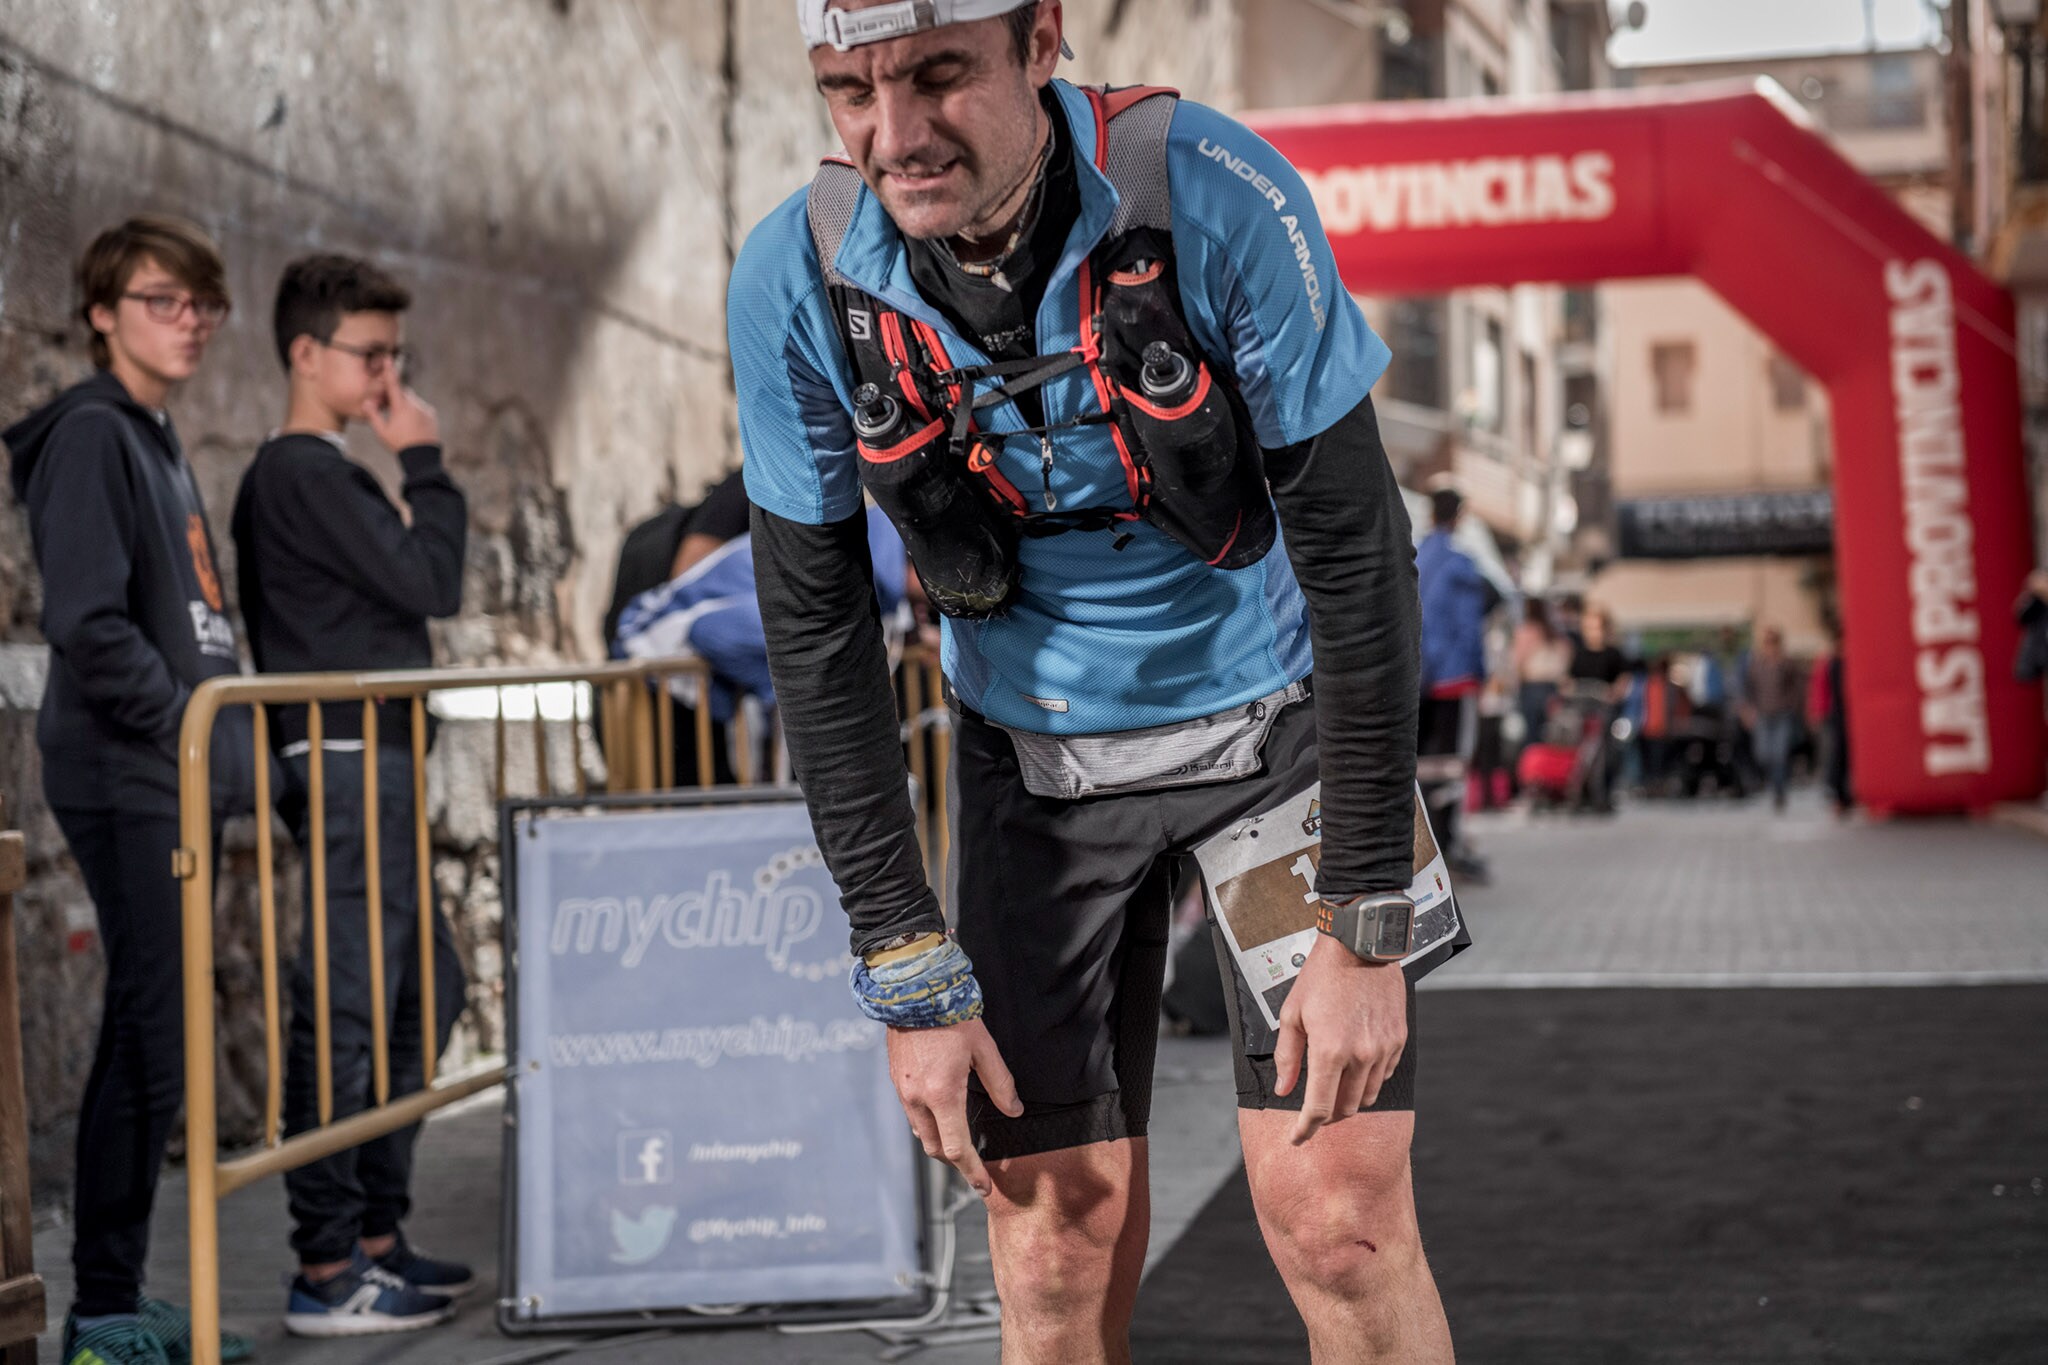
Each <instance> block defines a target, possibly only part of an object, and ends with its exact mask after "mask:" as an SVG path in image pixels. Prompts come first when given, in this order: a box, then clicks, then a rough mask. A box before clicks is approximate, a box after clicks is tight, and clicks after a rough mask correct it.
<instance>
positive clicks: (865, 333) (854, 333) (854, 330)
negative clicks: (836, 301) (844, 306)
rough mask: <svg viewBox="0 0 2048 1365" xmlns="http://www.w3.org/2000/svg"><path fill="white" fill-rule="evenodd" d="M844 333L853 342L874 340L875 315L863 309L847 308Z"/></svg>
mask: <svg viewBox="0 0 2048 1365" xmlns="http://www.w3.org/2000/svg"><path fill="white" fill-rule="evenodd" d="M846 331H847V335H849V336H851V337H852V338H853V339H854V340H855V341H872V340H874V336H875V315H874V314H873V313H870V312H868V311H867V310H866V309H863V308H849V309H848V310H847V311H846Z"/></svg>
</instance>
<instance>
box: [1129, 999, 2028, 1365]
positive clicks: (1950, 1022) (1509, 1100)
mask: <svg viewBox="0 0 2048 1365" xmlns="http://www.w3.org/2000/svg"><path fill="white" fill-rule="evenodd" d="M1418 1009H1419V1015H1420V1017H1419V1020H1418V1025H1417V1032H1418V1036H1419V1038H1420V1040H1421V1043H1422V1054H1421V1072H1420V1077H1419V1095H1418V1105H1419V1112H1420V1124H1419V1128H1418V1131H1417V1135H1416V1149H1415V1167H1416V1188H1417V1202H1418V1204H1419V1206H1420V1211H1421V1218H1422V1231H1423V1239H1424V1243H1425V1245H1426V1247H1427V1249H1428V1252H1429V1258H1430V1263H1431V1265H1432V1267H1433V1268H1434V1270H1435V1272H1436V1276H1437V1282H1438V1284H1439V1286H1440V1287H1441V1289H1442V1292H1443V1297H1444V1301H1445V1304H1446V1305H1447V1308H1448V1311H1449V1313H1450V1320H1451V1331H1452V1334H1453V1336H1454V1337H1455V1338H1456V1339H1457V1344H1458V1359H1459V1360H1460V1361H1461V1362H1463V1365H1493V1363H1494V1362H1500V1365H1510V1363H1512V1365H1553V1363H1554V1365H1638V1362H1641V1363H1642V1365H1652V1363H1654V1365H1709V1363H1711V1365H1730V1363H1731V1362H1740V1363H1741V1365H1750V1363H1751V1362H1756V1363H1758V1365H1763V1363H1765V1362H1768V1363H1770V1365H1777V1363H1778V1362H1787V1363H1789V1365H1804V1363H1805V1362H1843V1363H1844V1365H1848V1363H1849V1362H1854V1363H1855V1365H1872V1363H1874V1362H1901V1363H1904V1362H1913V1363H1914V1365H1919V1363H1920V1362H1925V1365H2022V1363H2025V1365H2033V1363H2035V1362H2048V1192H2044V1186H2043V1181H2044V1179H2048V988H2040V987H1977V988H1956V989H1950V988H1941V989H1912V988H1892V989H1883V990H1834V989H1827V990H1755V991H1732V990H1730V991H1715V990H1655V991H1650V990H1583V991H1485V992H1481V991H1444V992H1431V993H1426V994H1424V995H1423V996H1422V997H1421V999H1420V1001H1419V1004H1418ZM1134 1348H1135V1355H1136V1358H1137V1359H1138V1360H1140V1361H1145V1362H1174V1361H1202V1362H1237V1361H1245V1362H1251V1361H1259V1362H1270V1361H1290V1360H1305V1359H1307V1354H1308V1349H1307V1337H1306V1335H1305V1333H1304V1332H1303V1329H1302V1327H1301V1324H1300V1320H1299V1319H1298V1318H1297V1317H1296V1316H1295V1315H1294V1312H1293V1308H1292V1306H1291V1305H1290V1304H1289V1302H1288V1299H1287V1295H1286V1291H1285V1290H1284V1289H1283V1288H1282V1287H1281V1284H1280V1281H1279V1277H1278V1276H1277V1275H1276V1274H1275V1273H1274V1271H1273V1269H1272V1267H1271V1264H1270V1263H1269V1262H1268V1261H1267V1260H1266V1258H1265V1256H1264V1255H1263V1253H1262V1251H1261V1249H1260V1245H1259V1239H1258V1229H1257V1226H1256V1224H1255V1223H1254V1221H1253V1217H1252V1210H1251V1199H1250V1195H1249V1192H1248V1190H1247V1189H1246V1186H1245V1183H1244V1177H1243V1174H1242V1172H1240V1173H1239V1174H1238V1175H1236V1176H1235V1177H1233V1178H1232V1180H1231V1181H1229V1182H1227V1183H1226V1184H1225V1185H1224V1187H1223V1188H1222V1189H1221V1190H1220V1191H1219V1192H1218V1193H1217V1194H1216V1196H1215V1197H1214V1198H1213V1199H1212V1200H1211V1201H1210V1203H1209V1205H1208V1206H1207V1207H1206V1208H1205V1209H1204V1210H1203V1211H1202V1212H1201V1214H1200V1215H1198V1216H1197V1218H1196V1220H1195V1221H1194V1222H1193V1223H1192V1224H1191V1225H1190V1226H1189V1228H1188V1230H1187V1232H1186V1234H1185V1235H1184V1236H1183V1238H1182V1240H1181V1241H1180V1242H1179V1243H1178V1244H1177V1245H1176V1246H1175V1247H1174V1249H1173V1250H1172V1251H1171V1252H1170V1253H1168V1255H1167V1256H1166V1258H1165V1259H1164V1260H1163V1261H1162V1262H1161V1263H1160V1265H1159V1266H1158V1267H1157V1269H1156V1270H1155V1271H1154V1273H1153V1274H1152V1276H1151V1277H1150V1278H1149V1279H1148V1280H1147V1281H1146V1284H1145V1288H1144V1291H1143V1293H1142V1294H1141V1295H1140V1296H1139V1304H1138V1320H1137V1324H1136V1327H1135V1329H1134Z"/></svg>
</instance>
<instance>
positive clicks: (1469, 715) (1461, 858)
mask: <svg viewBox="0 0 2048 1365" xmlns="http://www.w3.org/2000/svg"><path fill="white" fill-rule="evenodd" d="M1463 510H1464V499H1463V498H1461V497H1460V496H1459V495H1458V493H1457V490H1455V489H1451V488H1440V489H1438V490H1437V491H1436V492H1435V493H1433V494H1432V495H1431V496H1430V522H1431V527H1430V532H1429V535H1428V536H1426V537H1424V539H1423V542H1422V544H1421V545H1420V546H1418V547H1417V548H1416V551H1415V576H1416V581H1417V588H1418V590H1419V592H1420V593H1421V597H1422V702H1421V708H1420V715H1419V731H1420V734H1419V741H1418V744H1417V749H1416V752H1417V754H1418V755H1419V757H1420V761H1419V762H1418V763H1417V765H1416V775H1417V778H1418V780H1419V781H1420V782H1421V784H1422V794H1423V801H1424V804H1425V805H1427V806H1428V807H1429V817H1430V823H1431V824H1432V825H1433V826H1434V827H1435V829H1436V836H1437V842H1438V843H1439V844H1440V845H1441V846H1442V848H1443V850H1444V861H1445V862H1446V864H1447V865H1449V867H1450V868H1451V870H1452V871H1454V872H1458V873H1461V874H1463V875H1464V876H1466V877H1468V878H1475V879H1484V877H1485V876H1486V866H1485V863H1484V862H1482V861H1481V860H1480V859H1479V858H1478V857H1477V856H1476V855H1475V854H1473V852H1472V850H1471V849H1470V848H1468V847H1467V846H1466V845H1465V843H1464V841H1463V840H1462V838H1461V837H1460V835H1459V830H1458V814H1459V809H1460V807H1462V806H1463V804H1464V796H1465V776H1466V767H1467V765H1468V763H1469V762H1470V760H1471V758H1472V754H1473V749H1474V747H1475V745H1476V742H1477V737H1478V734H1477V732H1478V712H1477V708H1476V705H1475V703H1476V702H1477V700H1478V697H1479V690H1480V688H1481V687H1482V686H1483V685H1484V684H1485V682H1486V616H1487V613H1488V612H1490V611H1492V610H1493V609H1494V607H1495V606H1497V605H1499V603H1500V600H1501V598H1500V591H1499V589H1497V588H1495V587H1494V586H1493V584H1492V583H1491V582H1490V581H1489V580H1488V579H1487V577H1486V575H1485V574H1483V573H1481V572H1480V571H1479V566H1478V565H1477V564H1476V563H1474V562H1473V560H1472V557H1471V556H1470V555H1468V554H1467V553H1465V551H1464V550H1463V549H1461V548H1460V547H1459V546H1458V544H1457V541H1456V540H1455V538H1454V537H1455V534H1456V531H1457V527H1458V517H1459V515H1460V514H1461V513H1462V512H1463Z"/></svg>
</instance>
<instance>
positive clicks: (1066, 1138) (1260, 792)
mask: <svg viewBox="0 0 2048 1365" xmlns="http://www.w3.org/2000/svg"><path fill="white" fill-rule="evenodd" d="M1315 731H1316V726H1315V704H1314V702H1313V700H1308V701H1301V702H1297V703H1295V704H1294V705H1292V706H1289V707H1287V708H1286V709H1285V710H1283V711H1282V712H1281V713H1280V715H1279V716H1277V717H1276V718H1275V719H1274V723H1273V728H1272V730H1271V732H1270V733H1269V734H1268V735H1267V737H1266V742H1265V747H1264V748H1263V749H1262V750H1261V757H1262V759H1263V760H1264V762H1263V766H1262V769H1261V771H1260V772H1258V773H1257V774H1255V775H1254V776H1251V777H1247V778H1241V779H1239V780H1236V781H1233V782H1220V783H1212V784H1209V785H1206V786H1198V787H1178V788H1172V789H1169V790H1165V791H1148V792H1136V793H1131V794H1127V795H1116V796H1094V797H1085V798H1083V799H1081V800H1078V801H1066V800H1060V799H1057V798H1053V797H1041V796H1033V795H1032V794H1031V793H1030V792H1028V791H1026V790H1025V788H1024V783H1023V780H1022V778H1021V777H1020V776H1019V773H1018V768H1017V757H1016V753H1015V750H1014V749H1013V748H1012V747H1011V743H1010V738H1009V736H1008V735H1006V734H1004V733H1003V731H1002V730H1001V729H999V728H997V727H996V726H994V725H991V724H989V723H988V722H987V721H985V720H983V719H982V718H980V717H979V716H976V715H974V714H973V713H971V712H967V713H964V714H960V715H959V716H958V719H957V728H956V736H957V745H956V748H955V751H954V767H953V782H954V786H953V791H952V798H953V802H954V805H955V811H954V820H953V838H954V845H953V847H954V860H953V868H952V873H953V877H954V884H953V897H952V904H953V905H954V906H955V907H956V913H957V916H958V928H959V937H960V945H961V947H963V948H964V949H966V951H967V955H968V956H969V957H970V958H972V959H973V960H974V974H975V976H976V978H977V979H979V981H980V982H981V989H982V995H983V997H984V999H985V1000H986V1010H987V1013H986V1019H987V1023H988V1028H989V1032H990V1033H991V1034H992V1035H993V1036H994V1038H995V1041H996V1045H997V1046H998V1047H999V1048H1001V1049H1002V1054H1003V1060H1004V1062H1005V1063H1007V1064H1008V1066H1009V1068H1010V1074H1011V1075H1012V1076H1014V1077H1015V1078H1016V1081H1017V1093H1018V1095H1019V1096H1020V1097H1021V1098H1022V1100H1023V1101H1024V1114H1023V1116H1022V1117H1020V1118H1014V1119H1013V1118H1010V1117H1009V1116H1007V1115H1005V1114H1004V1113H1002V1112H1001V1111H1000V1110H998V1109H997V1108H996V1107H995V1106H994V1105H993V1104H991V1103H990V1102H989V1101H988V1098H987V1096H986V1095H984V1094H982V1093H981V1091H980V1090H979V1089H978V1088H974V1089H972V1090H971V1091H970V1094H969V1096H968V1114H969V1118H970V1119H971V1121H972V1123H973V1127H974V1134H975V1144H976V1146H977V1148H978V1149H979V1150H980V1152H981V1155H982V1156H983V1158H984V1159H987V1160H998V1159H1001V1158H1005V1157H1015V1156H1029V1155H1032V1154H1033V1153H1037V1152H1049V1151H1055V1150H1058V1149H1059V1148H1063V1147H1079V1146H1084V1145H1086V1144H1088V1143H1091V1142H1108V1141H1111V1140H1113V1139H1116V1138H1125V1137H1142V1136H1143V1135H1144V1133H1145V1125H1146V1121H1147V1119H1148V1118H1149V1117H1150V1114H1151V1109H1152V1062H1153V1057H1154V1055H1155V1053H1156V1052H1157V1045H1158V1037H1159V997H1160V991H1161V986H1162V983H1163V981H1164V977H1165V969H1166V948H1167V928H1168V919H1169V915H1170V912H1171V902H1172V888H1173V886H1174V884H1175V877H1176V872H1177V871H1178V870H1179V868H1180V867H1181V865H1182V863H1183V860H1185V867H1186V870H1187V872H1188V874H1190V875H1192V873H1193V858H1192V857H1191V856H1190V855H1189V851H1190V850H1191V849H1193V848H1194V846H1195V845H1197V844H1199V843H1201V842H1202V841H1203V840H1205V839H1208V838H1209V837H1210V836H1212V835H1214V834H1216V833H1218V832H1220V831H1221V830H1223V829H1225V828H1227V827H1228V826H1229V825H1230V823H1231V822H1232V821H1234V820H1238V819H1241V818H1242V817H1244V816H1247V815H1254V814H1257V813H1258V812H1260V811H1262V810H1265V809H1267V808H1269V807H1271V806H1274V805H1277V804H1279V803H1280V802H1282V801H1284V800H1286V799H1287V798H1288V797H1290V796H1293V795H1294V794H1296V793H1298V792H1300V791H1301V790H1302V789H1303V788H1305V787H1307V786H1308V785H1309V784H1310V783H1312V782H1314V781H1315V780H1316V733H1315ZM1210 932H1211V933H1212V934H1215V935H1216V938H1217V951H1218V956H1219V958H1221V959H1222V960H1223V961H1224V964H1225V979H1226V980H1228V981H1230V982H1232V983H1233V985H1234V990H1233V991H1231V993H1230V996H1229V999H1228V1001H1227V1003H1228V1005H1229V1010H1230V1023H1231V1032H1232V1034H1233V1036H1234V1037H1235V1038H1236V1040H1237V1043H1238V1047H1237V1049H1236V1070H1237V1102H1238V1105H1239V1107H1240V1108H1244V1109H1289V1110H1299V1109H1300V1108H1301V1102H1302V1092H1303V1091H1304V1090H1305V1089H1306V1086H1305V1085H1302V1084H1297V1085H1296V1086H1295V1088H1294V1092H1293V1093H1292V1094H1290V1095H1275V1094H1274V1093H1273V1086H1274V1067H1273V1047H1274V1034H1273V1031H1272V1030H1271V1029H1269V1028H1267V1027H1266V1022H1265V1018H1264V1016H1263V1015H1261V1014H1260V1013H1259V1010H1258V1007H1257V1005H1255V1004H1254V1003H1252V1000H1251V997H1250V994H1249V992H1248V990H1247V988H1246V986H1245V983H1244V981H1243V979H1242V977H1241V976H1240V975H1239V973H1238V972H1237V971H1236V968H1235V964H1234V963H1232V962H1231V961H1230V960H1229V954H1228V952H1227V951H1225V949H1224V947H1223V943H1222V935H1221V934H1220V932H1218V931H1217V930H1216V929H1215V927H1214V925H1213V924H1212V925H1211V927H1210ZM1414 1107H1415V987H1414V982H1413V980H1412V979H1411V980H1410V981H1409V983H1408V1046H1407V1048H1406V1050H1405V1051H1403V1053H1402V1054H1401V1060H1400V1063H1399V1065H1397V1066H1396V1067H1395V1069H1394V1073H1393V1075H1392V1076H1391V1077H1389V1078H1388V1080H1387V1082H1386V1084H1385V1085H1383V1086H1382V1087H1381V1089H1380V1095H1379V1100H1378V1102H1377V1103H1376V1104H1375V1105H1374V1106H1373V1108H1374V1109H1376V1110H1404V1109H1412V1108H1414Z"/></svg>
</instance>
